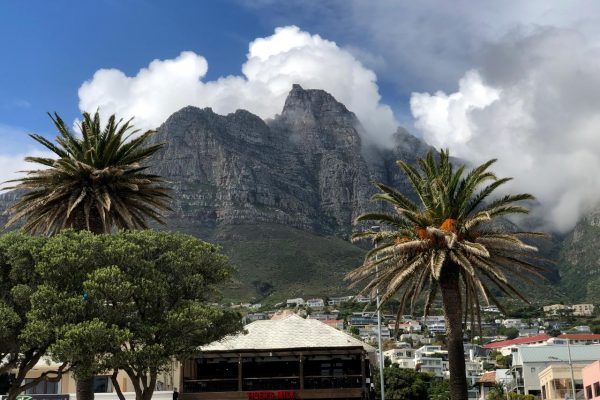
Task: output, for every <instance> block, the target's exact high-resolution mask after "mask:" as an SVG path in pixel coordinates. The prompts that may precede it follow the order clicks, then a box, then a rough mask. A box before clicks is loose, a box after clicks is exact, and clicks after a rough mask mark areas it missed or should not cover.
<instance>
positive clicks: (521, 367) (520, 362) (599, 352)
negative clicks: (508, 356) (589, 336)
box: [509, 344, 600, 396]
mask: <svg viewBox="0 0 600 400" xmlns="http://www.w3.org/2000/svg"><path fill="white" fill-rule="evenodd" d="M569 348H570V354H571V361H572V362H573V363H578V364H586V363H587V364H589V363H591V362H593V361H596V360H600V345H596V344H591V345H571V346H566V345H559V344H555V345H545V346H544V345H538V346H517V347H515V348H514V349H513V352H512V367H511V375H512V378H513V379H512V381H511V383H510V385H509V387H510V389H511V390H513V391H517V392H519V393H521V394H532V395H534V396H539V395H540V394H541V387H540V380H539V377H538V374H539V373H540V372H542V370H544V369H545V368H546V367H547V366H549V365H550V364H564V363H568V362H569Z"/></svg>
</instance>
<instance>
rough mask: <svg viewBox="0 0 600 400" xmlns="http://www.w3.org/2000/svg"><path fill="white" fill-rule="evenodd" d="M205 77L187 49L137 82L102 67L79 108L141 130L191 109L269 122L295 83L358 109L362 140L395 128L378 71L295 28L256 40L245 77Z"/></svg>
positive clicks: (201, 62)
mask: <svg viewBox="0 0 600 400" xmlns="http://www.w3.org/2000/svg"><path fill="white" fill-rule="evenodd" d="M207 71H208V62H207V60H206V59H205V58H204V57H202V56H201V55H198V54H195V53H193V52H189V51H186V52H182V53H181V54H180V55H179V56H178V57H176V58H175V59H171V60H154V61H152V62H151V63H150V64H149V65H148V67H147V68H143V69H141V70H140V71H139V72H138V73H137V75H135V76H133V77H129V76H126V75H125V74H124V73H123V72H121V71H119V70H117V69H101V70H98V71H97V72H96V73H95V74H94V76H93V77H92V79H90V80H89V81H86V82H85V83H83V85H82V86H81V87H80V89H79V108H80V109H81V110H94V109H96V108H97V107H100V109H101V111H102V113H103V114H111V113H117V114H118V115H120V116H123V117H129V116H135V118H136V120H135V123H136V126H138V127H142V128H155V127H157V126H158V125H159V124H161V123H162V122H163V121H164V120H165V119H166V118H167V117H168V116H169V115H170V114H171V113H173V112H174V111H177V110H178V109H180V108H182V107H184V106H187V105H195V106H198V107H212V108H213V109H214V110H215V112H217V113H221V114H225V113H230V112H233V111H235V110H236V109H240V108H243V109H247V110H249V111H251V112H253V113H255V114H257V115H259V116H260V117H262V118H265V119H266V118H271V117H273V116H275V115H276V114H277V113H278V112H280V111H281V109H282V107H283V103H284V101H285V97H286V95H287V93H288V92H289V91H290V89H291V87H292V84H293V83H299V84H301V85H302V86H303V87H305V88H318V89H324V90H326V91H328V92H330V93H331V94H332V95H334V96H335V97H336V98H337V99H338V100H339V101H341V102H342V103H344V104H345V105H346V106H347V107H348V108H349V109H350V110H352V111H354V112H355V113H356V114H357V116H358V118H359V119H360V120H361V122H362V123H363V125H364V127H365V129H366V131H367V132H366V133H365V137H364V138H363V139H366V140H368V141H371V142H374V143H378V144H386V143H388V142H389V138H390V136H391V135H392V134H393V132H394V131H395V130H396V126H397V123H396V121H395V119H394V116H393V113H392V111H391V109H390V108H389V107H388V106H387V105H384V104H381V102H380V100H381V98H380V95H379V89H378V86H377V82H376V76H375V73H374V72H373V71H371V70H369V69H367V68H365V67H364V66H363V65H362V64H361V63H360V62H359V61H357V60H356V58H355V57H354V56H353V55H352V54H351V53H350V52H348V51H346V50H343V49H341V48H339V47H338V46H337V45H336V44H335V43H334V42H332V41H328V40H325V39H323V38H321V37H320V36H319V35H311V34H309V33H307V32H304V31H302V30H300V29H299V28H298V27H296V26H287V27H282V28H277V29H275V32H274V34H273V35H271V36H269V37H265V38H258V39H256V40H254V41H253V42H251V43H250V45H249V51H248V54H247V61H246V62H245V63H244V64H243V65H242V74H241V75H236V76H226V77H221V78H219V79H216V80H213V81H204V80H203V78H204V77H205V76H206V73H207Z"/></svg>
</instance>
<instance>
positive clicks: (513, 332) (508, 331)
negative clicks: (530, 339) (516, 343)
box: [498, 326, 519, 340]
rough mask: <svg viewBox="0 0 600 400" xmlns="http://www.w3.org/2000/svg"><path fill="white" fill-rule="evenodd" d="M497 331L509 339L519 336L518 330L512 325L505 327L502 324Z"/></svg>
mask: <svg viewBox="0 0 600 400" xmlns="http://www.w3.org/2000/svg"><path fill="white" fill-rule="evenodd" d="M498 333H499V334H500V335H503V336H506V338H507V339H509V340H511V339H515V338H517V337H519V330H518V329H517V328H514V327H510V328H506V327H504V326H502V327H500V329H498Z"/></svg>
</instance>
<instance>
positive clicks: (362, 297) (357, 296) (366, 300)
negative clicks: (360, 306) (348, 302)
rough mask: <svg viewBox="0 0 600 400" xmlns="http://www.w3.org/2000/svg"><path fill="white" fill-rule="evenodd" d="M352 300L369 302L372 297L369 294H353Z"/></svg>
mask: <svg viewBox="0 0 600 400" xmlns="http://www.w3.org/2000/svg"><path fill="white" fill-rule="evenodd" d="M354 300H355V301H356V302H357V303H370V302H371V300H372V299H371V297H369V296H363V295H362V294H359V295H356V296H354Z"/></svg>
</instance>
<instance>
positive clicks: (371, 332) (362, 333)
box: [358, 325, 392, 342]
mask: <svg viewBox="0 0 600 400" xmlns="http://www.w3.org/2000/svg"><path fill="white" fill-rule="evenodd" d="M378 335H379V330H378V328H377V326H376V325H370V326H365V327H363V328H359V329H358V336H359V337H360V338H361V339H362V340H364V341H367V342H374V341H376V340H377V338H378ZM391 337H392V335H391V334H390V330H389V328H388V327H386V326H382V327H381V339H382V340H389V339H391Z"/></svg>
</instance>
